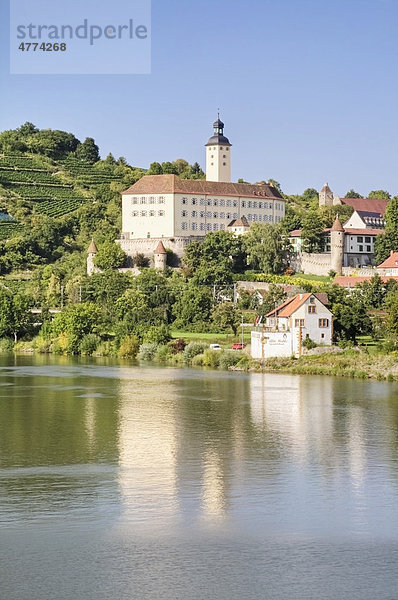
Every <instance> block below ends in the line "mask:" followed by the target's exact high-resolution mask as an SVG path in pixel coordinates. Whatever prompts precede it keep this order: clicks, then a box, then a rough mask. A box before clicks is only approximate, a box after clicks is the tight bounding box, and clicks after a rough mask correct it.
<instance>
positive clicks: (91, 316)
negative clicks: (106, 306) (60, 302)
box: [52, 302, 101, 354]
mask: <svg viewBox="0 0 398 600" xmlns="http://www.w3.org/2000/svg"><path fill="white" fill-rule="evenodd" d="M100 323H101V312H100V308H99V307H98V306H96V305H95V304H93V303H92V302H84V303H82V304H74V305H70V306H68V307H66V308H65V309H64V310H63V311H62V313H60V314H58V315H57V316H56V317H55V319H54V321H53V325H52V331H53V333H54V334H56V335H60V334H66V335H67V338H68V344H67V351H68V352H69V353H71V354H77V353H78V352H79V344H80V341H81V340H82V338H83V337H84V336H85V335H86V334H88V333H97V332H98V330H99V326H100Z"/></svg>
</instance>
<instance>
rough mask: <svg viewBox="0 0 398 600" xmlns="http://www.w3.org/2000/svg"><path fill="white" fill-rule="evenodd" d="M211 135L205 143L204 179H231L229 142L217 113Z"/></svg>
mask: <svg viewBox="0 0 398 600" xmlns="http://www.w3.org/2000/svg"><path fill="white" fill-rule="evenodd" d="M213 130H214V131H213V135H212V136H211V138H210V139H209V141H208V142H207V144H206V181H231V144H230V142H229V140H228V138H226V137H225V135H224V123H223V122H222V121H221V120H220V114H218V118H217V121H215V122H214V123H213Z"/></svg>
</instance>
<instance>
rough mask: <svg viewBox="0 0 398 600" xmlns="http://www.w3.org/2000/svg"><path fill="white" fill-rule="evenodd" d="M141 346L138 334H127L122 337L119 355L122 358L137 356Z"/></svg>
mask: <svg viewBox="0 0 398 600" xmlns="http://www.w3.org/2000/svg"><path fill="white" fill-rule="evenodd" d="M139 347H140V343H139V341H138V337H137V336H136V335H126V337H124V338H123V339H122V342H121V344H120V347H119V350H118V353H117V355H118V356H119V357H120V358H135V357H136V356H137V353H138V349H139Z"/></svg>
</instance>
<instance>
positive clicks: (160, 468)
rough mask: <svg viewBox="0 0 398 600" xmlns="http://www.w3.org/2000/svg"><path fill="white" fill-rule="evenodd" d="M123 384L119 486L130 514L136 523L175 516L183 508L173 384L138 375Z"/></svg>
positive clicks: (126, 510)
mask: <svg viewBox="0 0 398 600" xmlns="http://www.w3.org/2000/svg"><path fill="white" fill-rule="evenodd" d="M121 384H122V387H121V402H120V429H119V465H120V469H119V485H120V491H121V495H122V499H123V505H124V508H125V512H126V513H128V514H127V517H128V518H131V519H146V518H148V516H149V517H150V515H151V513H153V515H154V517H156V519H162V518H163V519H164V518H166V519H167V518H173V517H174V516H175V515H176V513H177V510H178V507H177V482H176V454H177V440H176V412H175V410H176V404H175V398H176V390H175V389H174V384H173V380H167V378H164V379H162V385H161V386H159V385H157V386H155V383H154V381H153V379H152V378H151V379H148V380H146V379H145V377H140V378H138V377H137V379H135V380H131V379H128V380H127V379H123V380H121ZM155 390H156V393H157V394H158V395H157V396H155V394H154V392H155ZM125 516H126V515H125Z"/></svg>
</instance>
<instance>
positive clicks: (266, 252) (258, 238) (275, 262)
mask: <svg viewBox="0 0 398 600" xmlns="http://www.w3.org/2000/svg"><path fill="white" fill-rule="evenodd" d="M244 245H245V248H246V252H247V263H248V265H250V266H251V268H252V269H256V270H260V271H262V272H263V273H275V274H278V273H282V272H283V271H284V270H285V269H286V267H287V265H288V249H289V245H288V242H287V240H286V236H284V235H283V229H282V227H281V225H279V224H278V225H269V224H265V223H253V224H252V226H251V227H250V230H249V232H248V233H247V234H246V235H245V236H244Z"/></svg>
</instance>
